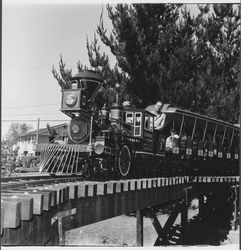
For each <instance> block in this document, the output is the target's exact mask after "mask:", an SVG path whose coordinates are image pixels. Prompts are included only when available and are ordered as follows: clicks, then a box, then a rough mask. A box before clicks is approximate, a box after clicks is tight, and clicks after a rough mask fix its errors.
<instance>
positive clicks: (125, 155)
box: [118, 145, 131, 177]
mask: <svg viewBox="0 0 241 250" xmlns="http://www.w3.org/2000/svg"><path fill="white" fill-rule="evenodd" d="M130 168H131V152H130V149H129V148H128V146H127V145H124V146H123V147H122V148H121V151H120V154H119V157H118V171H119V173H120V174H121V176H123V177H126V176H127V175H128V174H129V172H130Z"/></svg>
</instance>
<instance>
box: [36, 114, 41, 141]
mask: <svg viewBox="0 0 241 250" xmlns="http://www.w3.org/2000/svg"><path fill="white" fill-rule="evenodd" d="M39 123H40V119H39V118H38V125H37V139H36V144H37V145H38V143H39Z"/></svg>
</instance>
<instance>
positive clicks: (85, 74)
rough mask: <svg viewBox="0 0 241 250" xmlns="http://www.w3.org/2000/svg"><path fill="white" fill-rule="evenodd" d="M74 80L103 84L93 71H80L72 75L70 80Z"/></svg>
mask: <svg viewBox="0 0 241 250" xmlns="http://www.w3.org/2000/svg"><path fill="white" fill-rule="evenodd" d="M74 79H88V80H95V81H99V82H103V80H102V79H101V77H100V76H99V75H98V74H97V73H96V72H95V71H93V70H81V71H79V72H78V73H77V74H76V75H74V76H73V77H72V79H71V80H74Z"/></svg>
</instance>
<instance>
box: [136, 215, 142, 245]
mask: <svg viewBox="0 0 241 250" xmlns="http://www.w3.org/2000/svg"><path fill="white" fill-rule="evenodd" d="M136 245H137V246H138V247H142V246H143V210H137V211H136Z"/></svg>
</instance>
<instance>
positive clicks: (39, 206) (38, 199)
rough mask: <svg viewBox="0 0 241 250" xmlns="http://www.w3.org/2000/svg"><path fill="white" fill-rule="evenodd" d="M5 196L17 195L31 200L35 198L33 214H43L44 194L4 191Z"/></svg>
mask: <svg viewBox="0 0 241 250" xmlns="http://www.w3.org/2000/svg"><path fill="white" fill-rule="evenodd" d="M4 194H5V195H7V194H9V195H16V196H19V197H20V196H21V197H23V196H28V197H30V198H33V213H34V214H38V215H40V214H42V212H43V194H40V193H34V192H31V191H27V190H26V191H21V190H8V191H4Z"/></svg>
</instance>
